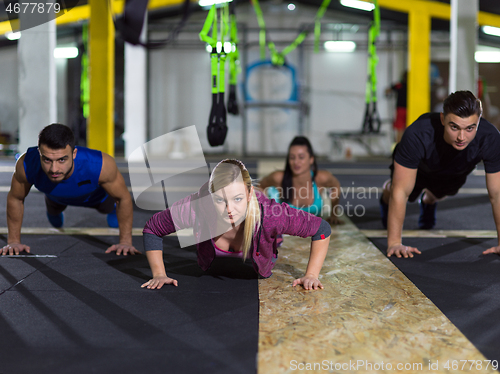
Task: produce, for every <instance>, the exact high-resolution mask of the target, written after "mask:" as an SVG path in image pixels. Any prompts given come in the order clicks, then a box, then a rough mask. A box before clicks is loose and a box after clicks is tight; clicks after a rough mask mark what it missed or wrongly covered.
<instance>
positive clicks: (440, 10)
mask: <svg viewBox="0 0 500 374" xmlns="http://www.w3.org/2000/svg"><path fill="white" fill-rule="evenodd" d="M363 1H366V2H368V3H371V2H372V1H371V0H363ZM378 5H379V6H380V7H381V8H385V9H389V10H394V11H396V12H402V13H409V12H410V11H412V10H415V8H419V9H421V10H422V11H424V12H425V13H426V14H428V15H429V16H431V17H432V18H441V19H446V20H449V19H450V18H451V6H450V5H449V4H444V3H440V2H436V1H430V0H427V1H426V0H378ZM477 23H478V24H479V25H480V26H485V25H488V26H495V27H500V15H498V14H493V13H487V12H478V14H477Z"/></svg>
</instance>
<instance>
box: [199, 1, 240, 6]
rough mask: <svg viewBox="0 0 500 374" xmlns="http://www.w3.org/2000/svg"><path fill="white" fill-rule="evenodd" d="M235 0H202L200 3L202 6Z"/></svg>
mask: <svg viewBox="0 0 500 374" xmlns="http://www.w3.org/2000/svg"><path fill="white" fill-rule="evenodd" d="M231 1H233V0H200V1H199V2H198V4H199V5H200V6H202V7H206V6H212V5H214V4H224V3H230V2H231Z"/></svg>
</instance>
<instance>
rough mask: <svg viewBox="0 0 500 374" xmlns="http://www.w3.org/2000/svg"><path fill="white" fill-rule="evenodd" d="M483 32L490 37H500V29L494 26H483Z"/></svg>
mask: <svg viewBox="0 0 500 374" xmlns="http://www.w3.org/2000/svg"><path fill="white" fill-rule="evenodd" d="M482 29H483V32H484V33H485V34H488V35H493V36H500V28H498V27H493V26H483V28H482Z"/></svg>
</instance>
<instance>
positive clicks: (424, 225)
mask: <svg viewBox="0 0 500 374" xmlns="http://www.w3.org/2000/svg"><path fill="white" fill-rule="evenodd" d="M423 197H424V194H423V193H422V195H421V196H420V199H419V200H418V202H419V204H420V217H419V218H418V227H419V228H420V229H421V230H430V229H432V228H433V227H434V226H435V225H436V209H437V203H435V204H432V205H431V204H425V203H424V202H423V201H422V200H423Z"/></svg>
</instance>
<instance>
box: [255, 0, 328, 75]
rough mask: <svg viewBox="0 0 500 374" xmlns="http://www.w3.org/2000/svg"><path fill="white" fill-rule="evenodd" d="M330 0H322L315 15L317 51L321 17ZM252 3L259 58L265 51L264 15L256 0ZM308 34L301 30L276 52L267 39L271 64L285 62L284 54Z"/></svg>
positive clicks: (317, 49)
mask: <svg viewBox="0 0 500 374" xmlns="http://www.w3.org/2000/svg"><path fill="white" fill-rule="evenodd" d="M330 2H331V0H323V2H322V3H321V6H320V8H319V9H318V12H317V13H316V17H315V26H314V35H315V52H318V51H319V37H320V35H321V19H322V18H323V16H324V15H325V12H326V9H327V8H328V5H330ZM252 5H253V7H254V10H255V14H256V16H257V22H258V24H259V27H260V31H259V45H260V58H261V60H264V59H265V56H266V52H265V48H266V24H265V21H264V16H263V15H262V10H261V8H260V5H259V1H258V0H252ZM307 35H309V31H308V30H306V31H302V32H301V33H300V34H299V35H298V36H297V37H296V38H295V40H294V41H293V42H292V43H291V44H290V45H289V46H287V47H286V48H285V49H283V51H281V52H278V50H277V49H276V45H275V44H274V43H273V42H272V41H269V42H268V43H267V47H268V48H269V53H270V54H271V62H272V63H273V65H277V66H282V65H284V64H285V56H286V55H287V54H289V53H290V52H292V51H293V50H294V49H295V48H297V47H298V46H299V45H300V44H301V43H302V42H303V41H304V40H305V38H306V37H307Z"/></svg>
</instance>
